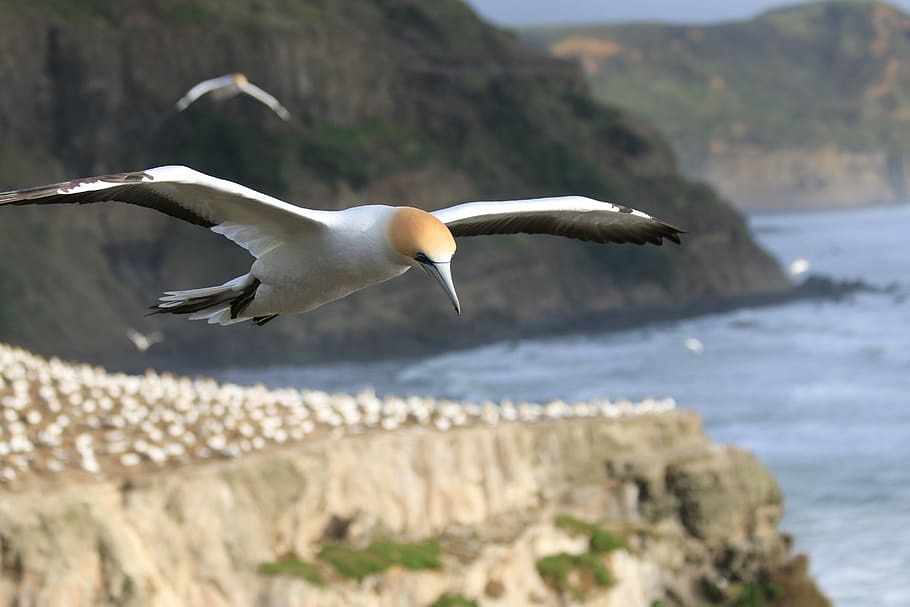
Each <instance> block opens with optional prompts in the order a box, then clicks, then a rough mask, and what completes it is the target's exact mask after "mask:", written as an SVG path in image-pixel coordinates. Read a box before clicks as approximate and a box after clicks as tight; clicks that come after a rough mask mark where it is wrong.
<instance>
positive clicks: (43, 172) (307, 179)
mask: <svg viewBox="0 0 910 607" xmlns="http://www.w3.org/2000/svg"><path fill="white" fill-rule="evenodd" d="M219 6H220V4H219ZM79 7H80V8H79V9H78V10H76V9H75V8H74V7H73V5H72V4H71V3H64V2H56V3H45V4H43V5H42V8H41V9H35V8H31V7H29V6H28V5H25V4H24V3H19V2H12V1H11V0H0V8H2V10H3V11H4V14H5V15H7V16H8V17H9V18H8V19H6V20H5V22H6V23H8V24H10V25H9V26H7V27H8V28H9V29H8V30H7V32H6V33H7V34H8V36H7V37H6V38H4V39H3V40H0V46H3V48H0V51H3V54H4V56H6V57H10V58H11V59H12V60H11V61H8V62H0V76H2V77H3V78H4V79H5V80H7V81H10V82H14V83H16V85H15V86H13V87H11V91H12V94H11V95H9V96H7V97H6V98H4V99H0V142H2V144H0V158H5V159H14V162H3V163H0V188H2V187H4V186H5V187H17V186H23V185H29V184H35V183H41V182H47V181H50V180H53V179H57V178H63V177H75V176H79V175H85V174H93V173H94V174H97V173H100V172H111V171H119V170H131V169H135V168H138V167H144V166H152V165H156V164H163V163H178V162H179V163H186V164H189V165H191V166H194V167H195V168H197V169H200V170H203V171H207V172H211V173H213V174H216V175H219V176H224V177H228V178H232V179H235V180H237V181H240V182H243V183H246V184H248V185H250V186H252V187H257V188H261V189H263V190H264V191H267V192H270V193H272V194H275V195H279V196H286V197H288V198H290V199H292V200H299V201H305V203H306V204H310V205H312V206H323V207H337V206H339V205H345V204H351V203H359V202H364V201H388V200H393V201H396V202H402V201H407V202H411V203H416V204H421V205H424V206H427V207H438V206H443V205H445V204H449V203H451V202H456V201H459V200H463V199H467V198H495V197H518V196H532V195H545V194H559V193H570V192H571V193H579V194H587V195H591V196H595V197H598V198H601V199H612V200H619V201H623V202H626V203H629V204H634V205H635V206H639V207H640V208H644V209H646V210H649V211H651V212H653V213H655V214H658V215H660V216H661V217H663V218H665V219H667V220H669V221H672V222H676V223H678V224H680V225H682V226H684V227H685V228H686V229H688V230H689V231H690V233H691V235H690V237H689V238H688V239H687V245H686V246H685V247H683V248H674V249H673V250H667V249H663V250H661V249H640V248H637V247H596V246H583V245H578V244H577V243H567V242H564V241H561V240H557V239H545V238H544V239H529V238H524V237H514V238H493V239H472V240H471V241H470V242H469V243H468V242H466V243H464V247H463V252H462V251H461V250H460V251H459V260H458V268H457V272H458V279H459V282H461V284H462V289H461V291H462V298H463V299H464V300H465V301H468V302H470V309H472V312H470V313H471V314H472V315H473V318H472V319H471V322H470V324H469V325H464V324H462V325H454V324H453V322H452V319H451V318H450V311H448V310H446V308H445V305H444V304H445V302H444V300H443V299H442V298H440V297H438V294H436V293H435V292H434V291H433V288H434V287H433V285H429V284H424V281H419V280H410V278H411V277H408V279H407V280H405V281H404V282H399V286H398V287H395V288H390V287H388V286H384V287H380V288H378V289H371V292H370V294H368V295H367V294H363V295H358V296H357V297H355V298H349V299H348V300H346V301H345V302H341V303H339V304H334V305H333V306H327V307H326V308H324V309H322V310H320V311H317V312H316V313H313V314H310V315H307V316H306V317H304V318H303V319H302V320H298V319H294V320H291V321H289V320H282V321H278V322H277V323H276V324H274V325H270V327H269V329H267V330H262V329H254V328H235V329H232V330H231V331H221V330H219V329H212V328H210V327H206V326H199V325H198V324H193V325H188V324H187V323H186V322H185V321H183V320H178V319H173V320H171V319H159V318H155V319H153V320H148V319H143V318H142V317H141V310H142V307H143V305H147V304H148V303H150V302H151V300H153V299H154V297H157V294H158V293H159V292H160V290H163V289H165V288H186V287H195V286H202V285H205V284H212V283H216V282H218V281H222V280H225V279H227V278H230V277H232V276H233V275H236V274H239V273H242V272H243V271H245V264H246V261H245V255H244V253H243V252H242V251H240V250H238V249H237V248H236V247H232V246H231V245H230V244H229V243H226V242H222V241H221V240H219V239H217V238H214V237H209V238H206V237H205V236H203V235H200V234H199V233H198V231H195V229H194V228H192V227H189V226H184V225H177V224H176V223H175V222H170V221H168V220H166V219H162V218H159V217H158V216H157V215H154V214H151V213H143V212H141V211H136V210H135V209H132V208H130V209H118V210H103V209H94V208H93V209H64V210H59V211H52V210H50V209H14V210H12V211H11V210H9V209H4V213H5V215H3V216H2V217H0V233H2V235H3V236H4V237H3V238H0V257H2V258H3V259H4V260H5V262H4V263H3V264H0V284H2V287H0V289H2V291H0V295H2V298H0V336H2V337H3V338H4V339H8V340H11V341H16V342H19V343H24V344H26V345H29V346H30V347H34V348H37V349H40V350H42V351H51V352H60V353H64V354H66V355H69V356H81V357H88V358H94V359H99V358H103V359H107V360H110V358H111V356H117V357H118V360H125V359H123V358H119V357H123V356H126V355H127V354H128V353H129V345H128V344H127V343H126V342H125V340H124V338H123V329H124V327H125V326H130V325H138V326H140V328H146V329H153V328H163V329H164V330H165V334H166V336H167V340H166V342H165V344H163V345H162V346H160V347H158V350H159V352H160V353H161V355H163V356H165V357H168V356H170V357H177V356H186V355H188V354H189V355H191V356H196V357H197V358H196V361H197V362H199V360H200V358H198V357H204V359H205V360H207V361H211V362H213V363H214V362H223V361H234V362H250V360H249V355H250V352H251V351H255V352H256V361H257V362H264V361H265V360H267V359H282V360H309V359H314V358H320V357H324V356H331V355H341V356H349V355H352V354H359V355H368V354H370V353H371V352H378V353H388V352H391V351H396V352H405V351H415V349H416V350H419V349H420V348H423V347H428V346H429V347H439V346H444V345H464V344H467V343H472V342H476V341H479V340H483V339H490V338H495V337H507V336H510V335H515V334H521V333H522V332H523V331H524V330H523V329H522V327H526V326H529V325H540V324H546V325H553V326H555V325H558V324H559V323H560V322H565V321H569V320H571V318H572V317H573V316H576V315H579V314H581V315H586V314H593V313H596V312H598V311H601V312H602V311H606V310H611V309H615V308H617V307H621V306H629V305H632V306H636V305H649V306H650V305H653V306H665V305H675V304H677V303H685V302H689V301H692V300H697V299H699V298H703V297H713V296H719V295H735V294H741V293H744V292H749V291H755V290H761V289H764V288H774V287H779V286H781V285H782V284H783V282H782V277H781V275H780V272H779V269H778V268H777V266H776V265H775V264H774V263H773V262H772V261H771V260H770V259H769V258H768V257H767V256H765V254H764V253H762V252H761V251H760V250H759V249H758V248H757V247H756V246H755V245H754V243H753V242H752V240H751V238H750V237H749V235H748V232H747V230H746V228H745V225H744V223H743V221H742V219H741V218H740V217H739V216H738V215H737V214H736V213H735V212H733V211H732V210H731V209H730V208H729V207H728V206H727V205H726V204H724V203H723V202H722V201H721V200H719V199H718V198H717V196H716V195H715V194H714V193H713V192H711V191H710V190H709V189H707V188H704V187H702V186H697V185H694V184H691V183H689V182H686V181H684V180H682V179H681V178H680V177H679V176H678V175H677V174H676V172H675V168H674V164H673V160H672V156H671V154H670V152H669V148H668V146H667V144H666V143H665V142H664V141H663V140H662V139H661V138H660V137H659V136H658V135H656V133H655V132H654V131H653V130H652V129H651V128H650V127H649V126H648V125H647V124H644V123H642V122H641V121H639V120H637V119H633V118H630V117H629V116H628V115H627V114H624V113H621V112H618V111H616V110H613V109H609V108H604V107H601V106H600V105H598V104H596V103H594V102H593V101H592V99H591V98H590V96H589V95H588V92H587V90H586V88H585V86H584V84H583V82H582V80H581V79H580V78H579V77H578V75H577V74H576V72H575V71H574V69H573V68H572V66H571V65H567V64H565V63H563V62H557V61H554V60H552V59H549V58H547V57H545V56H542V55H539V54H537V53H533V52H531V51H528V50H526V49H525V48H523V47H521V46H519V45H517V44H515V42H514V40H513V38H512V36H511V35H509V34H508V33H506V32H503V31H500V30H496V29H494V28H491V27H489V26H488V25H487V24H485V23H484V22H482V21H480V20H479V19H477V18H476V16H475V15H474V14H473V13H472V12H471V11H470V10H469V9H468V8H467V7H466V6H465V5H464V4H462V3H461V2H457V1H455V0H446V1H439V2H433V3H422V2H420V3H418V2H414V1H411V0H383V1H381V2H366V1H365V0H363V1H350V2H344V3H335V2H331V3H329V2H324V1H320V0H309V1H307V2H294V3H292V2H282V1H280V0H272V1H269V2H262V1H260V2H249V3H236V4H231V7H230V9H227V10H225V11H220V10H216V3H213V2H212V1H210V0H195V1H194V2H192V3H175V2H168V1H165V0H159V1H157V2H139V1H138V0H137V1H135V2H124V3H118V4H117V5H116V6H115V7H112V8H110V7H108V3H98V5H97V6H92V5H85V4H80V5H79ZM0 27H2V26H0ZM87 34H90V35H87ZM238 69H240V70H243V71H245V72H247V73H248V74H250V75H251V77H252V79H253V80H254V81H255V82H258V83H260V84H262V85H264V86H265V87H266V88H269V89H270V90H272V91H274V92H275V93H276V94H277V96H278V97H279V98H281V99H282V100H283V101H285V103H286V104H287V105H288V106H289V107H290V108H291V110H292V112H293V113H294V114H295V117H296V120H295V121H294V122H292V123H291V124H283V123H279V122H278V121H276V120H275V119H274V117H272V116H271V115H270V114H269V113H268V112H267V111H265V110H263V109H262V108H260V107H258V106H256V105H255V104H250V103H244V102H243V101H242V100H238V101H235V102H231V103H227V104H223V105H221V106H215V105H213V104H211V103H206V102H202V103H199V104H198V105H196V106H194V107H193V108H191V109H190V110H189V111H188V112H186V113H184V114H181V115H178V116H173V115H171V114H169V113H168V111H169V108H170V107H171V104H172V103H173V100H174V99H176V98H177V97H179V95H180V94H182V92H183V91H184V90H185V89H186V87H187V86H188V85H189V84H192V83H193V82H195V81H197V80H199V79H201V78H203V77H209V76H212V75H215V74H219V73H225V72H228V71H233V70H238ZM99 83H101V84H103V86H100V87H99ZM47 87H49V89H50V90H48V88H47ZM35 90H37V91H38V94H36V95H33V94H32V91H35ZM13 213H15V215H13ZM493 255H495V256H497V264H496V265H495V266H493V267H491V265H490V263H489V261H488V260H489V257H490V256H493ZM718 259H723V262H722V263H718ZM566 267H571V268H573V269H574V271H573V272H569V273H567V272H566V271H565V268H566ZM120 285H122V286H120ZM502 290H504V291H505V294H503V293H502V292H501V291H502ZM415 301H421V302H424V303H422V305H421V306H420V307H419V308H418V309H416V310H415V309H414V307H413V304H414V302H415ZM86 335H89V336H90V338H86Z"/></svg>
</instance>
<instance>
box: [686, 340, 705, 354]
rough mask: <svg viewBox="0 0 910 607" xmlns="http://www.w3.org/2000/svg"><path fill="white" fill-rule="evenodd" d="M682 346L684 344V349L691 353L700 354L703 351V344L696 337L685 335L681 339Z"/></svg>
mask: <svg viewBox="0 0 910 607" xmlns="http://www.w3.org/2000/svg"><path fill="white" fill-rule="evenodd" d="M683 346H685V348H686V350H688V351H689V352H692V353H693V354H702V353H703V352H704V351H705V344H703V343H702V342H701V340H700V339H698V338H697V337H687V338H686V339H685V340H684V341H683Z"/></svg>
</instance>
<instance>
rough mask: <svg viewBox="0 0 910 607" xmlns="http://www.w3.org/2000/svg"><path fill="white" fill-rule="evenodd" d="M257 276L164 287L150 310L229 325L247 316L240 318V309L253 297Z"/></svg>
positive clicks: (257, 281)
mask: <svg viewBox="0 0 910 607" xmlns="http://www.w3.org/2000/svg"><path fill="white" fill-rule="evenodd" d="M259 285H260V282H259V279H258V278H254V277H253V276H251V275H249V274H244V275H243V276H238V277H237V278H235V279H234V280H230V281H228V282H226V283H224V284H223V285H219V286H217V287H205V288H202V289H190V290H188V291H165V293H164V295H162V296H161V298H160V300H159V303H157V304H155V305H154V306H152V308H151V310H152V311H151V312H150V313H151V314H189V315H190V320H207V321H208V322H209V324H219V325H232V324H235V323H238V322H243V321H245V320H249V318H246V317H244V318H240V317H239V316H240V314H241V313H242V312H243V310H244V309H245V308H246V307H247V306H248V305H249V304H250V302H251V301H253V298H254V297H255V296H256V289H258V288H259Z"/></svg>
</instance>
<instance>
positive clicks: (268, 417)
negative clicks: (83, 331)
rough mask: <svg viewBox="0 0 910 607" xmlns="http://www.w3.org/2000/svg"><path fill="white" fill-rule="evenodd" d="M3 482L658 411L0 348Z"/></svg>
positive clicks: (654, 406)
mask: <svg viewBox="0 0 910 607" xmlns="http://www.w3.org/2000/svg"><path fill="white" fill-rule="evenodd" d="M0 405H2V416H0V482H2V483H3V484H17V483H22V482H28V481H29V480H35V479H40V478H48V477H51V478H53V477H55V476H56V475H59V474H64V473H66V474H67V475H68V476H73V475H75V476H77V477H78V476H82V477H86V478H91V477H100V478H112V477H118V476H123V475H125V474H130V473H132V472H134V471H147V470H155V469H165V468H172V467H176V466H183V465H187V464H193V463H199V462H205V461H209V460H217V459H233V458H238V457H241V456H242V455H244V454H246V453H252V452H256V451H262V450H264V449H269V448H274V447H276V446H280V445H288V444H295V443H301V442H303V441H306V440H313V439H332V438H341V437H342V436H345V435H352V434H360V433H363V432H367V431H394V430H396V429H398V428H401V427H405V426H415V425H417V426H425V427H428V428H434V429H435V430H436V431H446V430H450V429H453V428H457V427H462V426H470V425H479V424H498V423H501V422H515V421H519V422H526V423H530V422H540V421H547V420H557V419H563V418H594V417H608V418H615V417H621V416H630V415H646V414H655V413H661V412H664V411H667V410H670V409H673V408H674V407H675V402H674V401H673V400H672V399H662V400H658V399H645V400H643V401H641V402H639V403H634V404H633V403H631V402H629V401H618V402H610V401H608V400H591V401H588V402H584V403H574V404H569V403H565V402H563V401H553V402H550V403H546V404H535V403H529V402H517V403H515V402H512V401H502V402H499V403H494V402H490V401H486V402H482V403H459V402H455V401H451V400H442V399H434V398H422V397H416V396H410V397H398V396H385V397H379V396H377V395H376V394H375V393H374V392H373V391H371V390H365V391H363V392H360V393H358V394H356V395H350V394H329V393H326V392H321V391H318V390H296V389H291V388H287V389H268V388H266V387H265V386H262V385H256V386H250V387H245V386H239V385H235V384H230V383H218V382H216V381H215V380H212V379H190V378H187V377H178V376H176V375H172V374H168V373H162V374H159V373H155V372H152V371H148V372H146V373H145V374H144V375H125V374H121V373H109V372H107V371H105V370H104V369H102V368H100V367H95V366H91V365H77V364H70V363H66V362H63V361H61V360H59V359H57V358H51V359H45V358H42V357H40V356H37V355H34V354H31V353H29V352H27V351H25V350H22V349H20V348H15V347H11V346H7V345H3V344H0Z"/></svg>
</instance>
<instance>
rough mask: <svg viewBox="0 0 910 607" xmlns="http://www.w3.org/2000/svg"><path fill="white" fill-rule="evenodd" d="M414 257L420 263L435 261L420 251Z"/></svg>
mask: <svg viewBox="0 0 910 607" xmlns="http://www.w3.org/2000/svg"><path fill="white" fill-rule="evenodd" d="M414 259H416V260H417V261H419V262H420V263H433V262H432V261H430V258H429V257H427V256H426V255H425V254H423V253H418V254H417V255H415V256H414Z"/></svg>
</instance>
